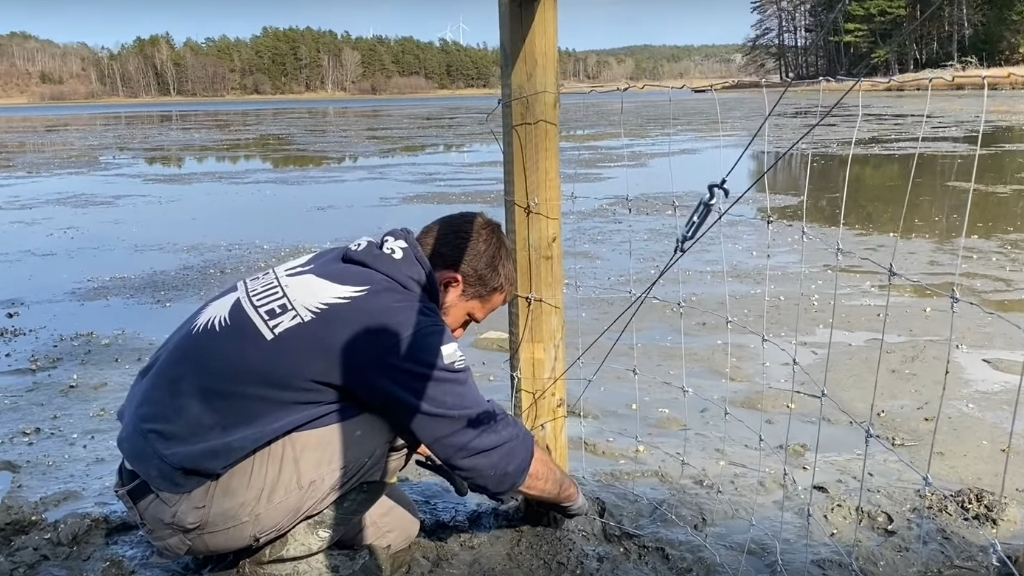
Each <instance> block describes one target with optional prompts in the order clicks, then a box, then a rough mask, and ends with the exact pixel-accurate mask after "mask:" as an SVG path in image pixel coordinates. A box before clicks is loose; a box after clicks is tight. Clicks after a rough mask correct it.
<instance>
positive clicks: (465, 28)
mask: <svg viewBox="0 0 1024 576" xmlns="http://www.w3.org/2000/svg"><path fill="white" fill-rule="evenodd" d="M463 30H469V26H466V25H465V24H463V23H462V14H459V44H462V45H465V44H466V43H465V42H463V41H462V31H463Z"/></svg>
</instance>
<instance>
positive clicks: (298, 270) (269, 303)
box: [192, 252, 369, 340]
mask: <svg viewBox="0 0 1024 576" xmlns="http://www.w3.org/2000/svg"><path fill="white" fill-rule="evenodd" d="M316 254H317V253H316V252H313V253H311V254H306V255H305V256H301V257H299V258H296V259H294V260H291V261H289V262H285V263H284V264H281V265H280V266H276V267H274V268H271V269H269V270H265V271H263V272H261V273H259V274H256V275H255V276H251V277H249V278H246V279H245V280H242V281H240V282H239V283H238V284H237V285H236V287H235V290H234V291H233V292H230V293H228V294H225V295H224V296H221V297H220V298H218V299H216V300H214V301H212V302H210V303H209V304H207V305H206V306H204V307H203V309H202V311H200V313H199V315H198V316H197V317H196V319H195V322H193V323H192V333H193V334H196V333H198V332H201V331H202V330H205V329H208V328H213V329H214V330H216V331H218V332H219V331H220V329H221V328H222V327H224V326H227V325H229V324H230V323H231V319H230V316H231V311H232V310H234V308H235V304H241V307H242V309H243V310H245V312H246V314H248V316H249V318H250V319H251V320H252V321H253V323H254V324H255V325H256V327H257V328H258V329H259V330H260V332H262V333H263V336H265V337H266V339H267V340H273V339H274V337H276V336H279V335H280V334H281V333H282V332H284V331H285V330H287V329H288V328H291V327H292V326H295V325H297V324H301V323H303V322H308V321H310V320H312V319H314V318H315V317H316V314H317V313H318V312H320V311H322V310H325V309H326V308H327V307H328V306H329V305H331V304H342V303H345V302H348V301H350V300H352V299H353V298H356V297H358V296H362V295H363V294H365V293H366V290H367V289H368V288H369V287H368V286H346V285H344V284H335V283H334V282H330V281H328V280H324V279H323V278H320V277H318V276H316V275H315V274H313V273H305V274H304V272H306V271H308V270H309V269H310V268H312V266H303V264H305V263H306V262H307V261H308V260H309V259H310V258H312V257H313V256H315V255H316Z"/></svg>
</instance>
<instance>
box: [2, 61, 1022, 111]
mask: <svg viewBox="0 0 1024 576" xmlns="http://www.w3.org/2000/svg"><path fill="white" fill-rule="evenodd" d="M986 80H987V81H988V86H989V88H992V89H1021V88H1024V66H1016V67H1010V68H975V69H965V70H962V69H950V68H946V69H936V70H923V71H920V72H912V73H908V74H901V75H899V76H895V77H891V78H865V79H864V80H863V82H862V83H861V86H862V89H863V90H865V91H919V90H927V89H928V84H929V82H930V83H931V85H932V89H933V90H971V89H979V88H982V87H983V86H984V82H985V81H986ZM852 82H854V80H838V81H836V80H831V79H826V80H824V81H818V80H804V81H799V82H795V83H794V84H793V86H792V87H791V90H817V89H819V86H820V87H821V88H823V89H825V90H829V91H835V90H846V89H848V88H849V87H850V84H851V83H852ZM762 84H763V85H764V86H766V87H767V88H770V89H778V88H782V87H784V86H785V85H786V82H780V81H778V80H766V81H763V83H762V80H760V79H754V78H688V79H677V80H658V81H639V82H616V83H605V84H563V85H562V87H561V90H562V92H563V93H565V94H585V93H587V92H613V91H615V90H617V89H628V90H630V91H633V90H644V91H647V90H668V89H683V88H689V89H691V90H694V91H697V92H704V91H709V90H711V89H714V90H719V91H722V90H755V89H760V88H761V86H762ZM500 95H501V92H500V90H498V89H487V88H470V89H464V90H430V91H425V92H411V93H403V94H382V95H372V94H345V93H339V92H331V93H328V92H305V93H301V94H274V95H268V96H261V95H229V96H221V97H159V98H118V97H109V98H107V97H103V98H90V99H76V100H62V101H59V102H50V101H40V100H39V99H38V98H36V97H34V96H32V95H17V96H2V97H0V106H26V105H37V106H38V105H46V106H60V105H69V104H85V103H90V104H100V103H102V104H119V103H140V102H146V103H156V104H167V103H175V102H247V101H261V100H366V99H374V100H379V99H410V98H443V97H453V96H494V97H495V98H498V97H499V96H500Z"/></svg>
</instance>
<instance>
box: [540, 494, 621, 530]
mask: <svg viewBox="0 0 1024 576" xmlns="http://www.w3.org/2000/svg"><path fill="white" fill-rule="evenodd" d="M522 511H523V519H524V520H525V521H526V523H527V524H530V525H532V526H545V527H548V528H561V527H562V525H563V524H565V521H566V520H567V519H572V518H579V517H581V516H596V517H598V518H603V517H604V503H603V502H601V501H600V500H595V501H591V499H590V498H588V497H587V496H586V495H585V494H584V493H583V490H581V489H580V488H579V485H578V484H577V485H576V498H574V499H573V500H572V501H571V502H568V503H564V504H553V503H551V502H543V501H540V500H531V499H525V500H523V502H522Z"/></svg>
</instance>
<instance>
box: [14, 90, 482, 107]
mask: <svg viewBox="0 0 1024 576" xmlns="http://www.w3.org/2000/svg"><path fill="white" fill-rule="evenodd" d="M500 95H501V91H500V90H497V89H493V90H492V89H489V88H467V89H464V90H432V91H430V92H420V93H409V94H380V95H376V94H345V93H344V92H302V93H299V94H269V95H262V94H231V95H228V96H157V97H156V98H120V97H117V96H111V97H104V98H86V99H80V100H60V101H40V100H33V99H32V97H31V96H30V95H21V96H5V97H0V107H15V106H62V105H81V104H136V103H145V104H175V103H187V102H260V101H270V102H272V101H279V100H338V101H344V100H407V99H411V98H446V97H460V96H461V97H465V96H494V97H495V98H497V97H498V96H500Z"/></svg>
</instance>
